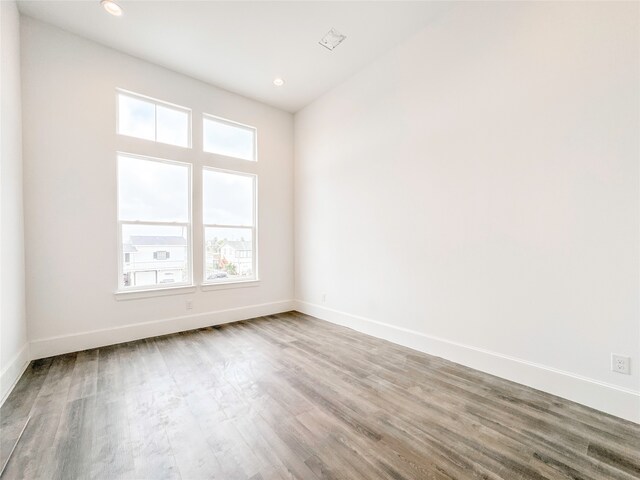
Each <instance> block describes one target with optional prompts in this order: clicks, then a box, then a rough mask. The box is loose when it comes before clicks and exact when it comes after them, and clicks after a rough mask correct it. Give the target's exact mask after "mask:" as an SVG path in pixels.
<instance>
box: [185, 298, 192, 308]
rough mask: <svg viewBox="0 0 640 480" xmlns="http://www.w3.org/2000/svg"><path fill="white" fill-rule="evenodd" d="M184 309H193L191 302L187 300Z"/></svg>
mask: <svg viewBox="0 0 640 480" xmlns="http://www.w3.org/2000/svg"><path fill="white" fill-rule="evenodd" d="M185 307H186V308H187V310H191V309H192V308H193V300H187V301H186V302H185Z"/></svg>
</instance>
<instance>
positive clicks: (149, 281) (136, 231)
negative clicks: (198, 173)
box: [118, 154, 192, 290]
mask: <svg viewBox="0 0 640 480" xmlns="http://www.w3.org/2000/svg"><path fill="white" fill-rule="evenodd" d="M118 228H119V235H120V251H121V253H122V254H121V256H120V258H121V259H122V260H121V262H120V264H119V279H120V280H119V289H120V290H127V289H136V290H137V289H144V288H157V287H158V285H161V284H162V285H161V286H166V285H165V284H174V285H175V284H178V285H179V284H183V285H187V284H191V283H192V275H191V166H190V165H189V164H186V163H180V162H174V161H169V160H161V159H154V158H149V157H141V156H135V155H130V154H119V155H118ZM132 253H133V255H131V254H132Z"/></svg>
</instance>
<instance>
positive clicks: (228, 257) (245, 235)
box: [205, 227, 254, 282]
mask: <svg viewBox="0 0 640 480" xmlns="http://www.w3.org/2000/svg"><path fill="white" fill-rule="evenodd" d="M252 235H253V229H251V228H218V227H215V228H214V227H207V228H205V281H207V282H225V281H229V280H249V279H251V278H253V276H254V275H253V242H252Z"/></svg>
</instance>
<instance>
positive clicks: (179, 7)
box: [18, 0, 447, 112]
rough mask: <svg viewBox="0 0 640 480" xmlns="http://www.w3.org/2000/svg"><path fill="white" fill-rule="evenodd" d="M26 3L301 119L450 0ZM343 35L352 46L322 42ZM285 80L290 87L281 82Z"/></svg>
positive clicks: (39, 13)
mask: <svg viewBox="0 0 640 480" xmlns="http://www.w3.org/2000/svg"><path fill="white" fill-rule="evenodd" d="M118 3H119V4H120V5H121V6H122V8H123V10H124V15H123V16H122V17H113V16H111V15H109V14H107V13H106V12H105V11H104V10H103V9H102V8H101V6H100V4H99V1H98V0H83V1H58V0H46V1H42V0H40V1H31V0H20V1H19V3H18V5H19V8H20V11H21V12H22V14H24V15H28V16H30V17H34V18H36V19H39V20H42V21H45V22H48V23H51V24H53V25H56V26H59V27H61V28H63V29H65V30H67V31H69V32H72V33H75V34H77V35H80V36H83V37H86V38H88V39H91V40H94V41H96V42H99V43H102V44H104V45H107V46H109V47H112V48H115V49H117V50H120V51H122V52H125V53H128V54H130V55H134V56H136V57H139V58H142V59H145V60H148V61H150V62H153V63H156V64H159V65H162V66H165V67H167V68H170V69H172V70H175V71H178V72H181V73H184V74H186V75H190V76H192V77H195V78H198V79H200V80H203V81H205V82H208V83H211V84H214V85H216V86H219V87H222V88H225V89H227V90H230V91H232V92H236V93H239V94H241V95H245V96H247V97H251V98H254V99H257V100H260V101H262V102H265V103H268V104H271V105H274V106H276V107H279V108H282V109H284V110H287V111H290V112H295V111H297V110H299V109H300V108H302V107H303V106H305V105H307V104H308V103H310V102H311V101H313V100H314V99H315V98H317V97H318V96H320V95H321V94H322V93H324V92H326V91H327V90H329V89H331V88H332V87H334V86H336V85H338V84H339V83H340V82H341V81H343V80H344V79H346V78H347V77H349V76H350V75H352V74H353V73H355V72H356V71H358V70H359V69H360V68H362V67H363V66H364V65H366V64H367V63H369V62H371V61H372V60H374V59H375V58H377V57H378V56H380V55H382V54H383V53H384V52H386V51H388V50H389V49H391V48H392V47H393V46H394V45H396V44H398V43H399V42H401V41H402V40H404V39H405V38H408V37H409V36H411V35H412V34H413V33H415V32H417V31H418V30H420V29H421V28H422V27H424V26H425V25H426V24H427V23H428V22H429V20H431V19H432V18H434V16H435V15H437V14H438V13H439V12H441V11H442V10H443V9H444V8H447V7H446V6H445V4H444V3H443V2H404V1H387V2H368V1H353V2H346V1H324V2H314V1H297V2H292V1H289V2H269V1H258V2H245V1H234V2H218V1H160V2H158V1H148V0H147V1H132V0H120V1H119V2H118ZM332 27H333V28H335V29H336V30H338V31H339V32H341V33H343V34H345V35H346V36H347V39H346V40H345V41H344V42H343V43H342V44H341V45H340V46H338V47H337V48H336V49H335V50H334V51H333V52H330V51H329V50H327V49H325V48H324V47H322V46H321V45H319V44H318V41H319V40H320V38H321V37H322V36H323V35H324V34H325V33H327V32H328V31H329V29H331V28H332ZM275 77H282V78H284V79H285V81H286V84H285V85H284V86H283V87H276V86H274V85H273V79H274V78H275Z"/></svg>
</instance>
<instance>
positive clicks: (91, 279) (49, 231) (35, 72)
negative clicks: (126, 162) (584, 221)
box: [22, 17, 293, 358]
mask: <svg viewBox="0 0 640 480" xmlns="http://www.w3.org/2000/svg"><path fill="white" fill-rule="evenodd" d="M22 20H23V22H22V47H23V48H22V51H23V54H22V79H23V109H24V112H23V113H24V159H25V218H26V229H25V234H26V248H27V252H26V259H27V263H26V266H27V315H28V320H29V338H30V341H31V348H32V356H33V357H34V358H37V357H40V356H45V355H52V354H57V353H61V352H63V351H73V350H78V349H82V348H88V347H93V346H97V345H105V344H110V343H116V342H119V341H124V340H131V339H134V338H140V337H148V336H153V335H157V334H161V333H167V332H171V331H179V330H186V329H189V328H194V327H199V326H204V325H211V324H214V323H219V322H224V321H232V320H238V319H241V318H251V317H253V316H257V315H262V314H267V313H273V312H276V311H282V310H288V309H290V308H291V299H292V298H293V255H292V251H293V207H292V204H293V180H292V175H293V170H292V169H293V148H292V145H293V117H292V115H291V114H289V113H285V112H282V111H280V110H277V109H275V108H272V107H269V106H266V105H264V104H261V103H258V102H255V101H252V100H248V99H246V98H244V97H240V96H238V95H234V94H231V93H229V92H226V91H223V90H220V89H218V88H215V87H212V86H210V85H207V84H204V83H201V82H199V81H196V80H193V79H191V78H189V77H186V76H184V75H180V74H177V73H174V72H171V71H168V70H166V69H163V68H161V67H158V66H155V65H152V64H149V63H146V62H143V61H141V60H138V59H135V58H132V57H130V56H127V55H124V54H121V53H118V52H116V51H114V50H110V49H108V48H105V47H103V46H100V45H98V44H95V43H92V42H90V41H87V40H84V39H81V38H79V37H76V36H74V35H71V34H69V33H66V32H64V31H62V30H60V29H57V28H54V27H51V26H48V25H46V24H44V23H40V22H38V21H36V20H33V19H30V18H27V17H23V18H22ZM203 61H215V59H203ZM117 87H119V88H124V89H127V90H131V91H134V92H138V93H142V94H145V95H148V96H151V97H155V98H159V99H162V100H165V101H168V102H172V103H176V104H179V105H183V106H187V107H190V108H192V109H193V118H194V142H193V144H194V146H198V145H201V133H200V128H199V125H200V123H199V121H200V117H201V113H202V112H203V111H204V112H208V113H212V114H214V115H218V116H221V117H225V118H229V119H232V120H235V121H238V122H241V123H245V124H249V125H253V126H255V127H257V129H258V137H259V146H258V154H259V161H258V163H257V164H251V163H250V162H234V161H230V160H227V161H226V162H225V161H223V160H219V161H214V159H213V157H211V156H210V155H204V154H200V155H197V154H194V155H196V157H197V158H196V160H195V161H196V168H194V189H195V190H196V194H198V192H199V190H200V187H199V178H200V177H199V174H198V172H199V169H198V168H197V165H200V164H208V165H214V166H220V167H226V168H233V166H234V165H236V164H238V165H239V164H240V163H242V168H244V169H245V170H246V171H249V172H254V173H257V174H258V175H259V255H260V260H259V261H260V263H259V268H260V278H261V283H260V285H259V286H256V287H248V288H237V289H227V290H215V291H201V290H200V289H198V290H196V291H195V292H193V293H189V294H187V295H169V296H161V297H154V298H140V299H135V300H117V299H116V298H115V297H114V294H113V292H114V290H115V289H116V282H117V259H116V256H117V245H116V202H115V200H116V151H117V150H122V151H129V152H132V153H145V152H147V154H148V152H152V154H153V155H154V156H157V157H163V158H169V159H173V160H184V157H183V155H185V153H184V150H183V149H181V148H179V147H173V146H167V145H160V144H158V145H152V146H150V147H149V142H144V141H143V140H137V139H127V138H125V137H119V136H117V135H116V134H115V128H116V123H115V113H116V111H115V107H116V101H115V89H116V88H117ZM141 142H142V143H141ZM143 143H144V145H146V147H144V148H145V150H144V152H143V151H142V150H140V149H141V148H142V145H143ZM190 155H191V154H190ZM193 213H194V218H199V215H200V214H201V212H200V210H198V209H196V208H195V206H194V212H193ZM197 225H198V223H195V224H194V250H195V249H198V248H199V245H201V237H202V235H201V233H202V232H201V230H200V228H198V227H197ZM195 258H201V257H195ZM201 275H202V267H201V265H200V263H199V262H195V264H194V276H195V278H196V279H200V278H201ZM187 299H192V300H193V310H188V311H187V310H186V300H187ZM145 322H150V323H145Z"/></svg>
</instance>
